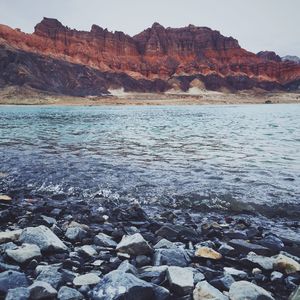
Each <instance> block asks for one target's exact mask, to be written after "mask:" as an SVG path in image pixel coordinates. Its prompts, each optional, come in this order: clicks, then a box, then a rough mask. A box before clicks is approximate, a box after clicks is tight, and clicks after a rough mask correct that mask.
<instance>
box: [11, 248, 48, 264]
mask: <svg viewBox="0 0 300 300" xmlns="http://www.w3.org/2000/svg"><path fill="white" fill-rule="evenodd" d="M5 253H6V255H7V256H9V257H10V258H12V259H13V260H14V261H15V262H17V263H20V264H23V263H25V262H27V261H30V260H31V259H33V258H36V257H40V256H41V255H42V254H41V250H40V248H39V247H38V246H37V245H34V244H23V245H22V246H20V247H18V248H16V249H7V250H6V251H5Z"/></svg>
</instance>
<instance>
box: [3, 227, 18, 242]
mask: <svg viewBox="0 0 300 300" xmlns="http://www.w3.org/2000/svg"><path fill="white" fill-rule="evenodd" d="M21 233H22V229H18V230H12V231H3V232H0V244H3V243H8V242H15V241H17V240H18V239H19V237H20V235H21Z"/></svg>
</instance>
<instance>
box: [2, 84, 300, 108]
mask: <svg viewBox="0 0 300 300" xmlns="http://www.w3.org/2000/svg"><path fill="white" fill-rule="evenodd" d="M276 103H300V93H286V92H262V91H245V92H239V93H224V92H215V91H206V90H203V91H200V92H199V93H197V94H189V93H125V92H120V93H116V94H113V95H111V96H91V97H73V96H66V95H55V94H50V93H41V92H39V91H36V90H29V89H23V88H17V89H16V88H14V87H11V88H5V89H2V90H0V105H62V106H65V105H75V106H76V105H78V106H94V105H95V106H97V105H99V106H100V105H214V104H217V105H224V104H276Z"/></svg>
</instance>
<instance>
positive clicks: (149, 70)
mask: <svg viewBox="0 0 300 300" xmlns="http://www.w3.org/2000/svg"><path fill="white" fill-rule="evenodd" d="M0 59H1V63H0V70H1V75H0V87H1V86H2V87H3V86H6V85H28V86H30V87H33V88H37V89H40V90H45V91H50V92H55V93H62V94H70V95H81V96H86V95H100V94H103V93H107V92H108V89H112V88H122V87H123V88H124V90H125V91H138V92H165V91H167V90H170V89H172V88H174V83H176V84H175V85H176V88H177V89H180V90H182V91H187V90H189V88H190V83H191V82H193V81H194V80H195V79H197V80H198V81H201V82H202V83H203V86H204V87H205V88H206V89H212V90H220V89H222V88H226V89H228V90H230V91H236V90H244V89H252V88H261V89H265V90H274V89H276V90H289V89H292V88H293V89H295V88H298V86H299V85H298V82H299V79H300V65H299V64H297V63H295V62H292V61H290V60H288V61H282V60H281V59H280V57H279V56H277V55H276V54H275V53H274V52H267V51H266V52H260V53H258V54H257V55H256V54H254V53H251V52H248V51H246V50H244V49H242V48H241V47H240V46H239V43H238V41H237V40H235V39H234V38H232V37H225V36H223V35H221V34H220V32H218V31H214V30H211V29H209V28H207V27H196V26H193V25H189V26H188V27H184V28H164V27H163V26H162V25H160V24H158V23H154V24H153V25H152V27H151V28H148V29H146V30H145V31H143V32H141V33H139V34H137V35H135V36H133V37H130V36H128V35H126V34H124V33H123V32H118V31H115V32H109V31H108V30H107V29H103V28H101V27H99V26H97V25H93V26H92V28H91V30H90V31H77V30H75V29H70V28H68V27H67V26H64V25H62V24H61V23H60V22H59V21H58V20H56V19H49V18H44V19H43V20H42V21H41V22H40V23H39V24H37V25H36V26H35V30H34V32H33V33H32V34H26V33H23V32H21V31H20V30H18V29H15V30H14V29H12V28H10V27H8V26H5V25H0Z"/></svg>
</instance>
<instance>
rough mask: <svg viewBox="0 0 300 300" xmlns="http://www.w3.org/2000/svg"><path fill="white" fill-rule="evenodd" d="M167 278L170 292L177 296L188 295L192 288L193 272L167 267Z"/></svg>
mask: <svg viewBox="0 0 300 300" xmlns="http://www.w3.org/2000/svg"><path fill="white" fill-rule="evenodd" d="M167 278H168V280H169V285H170V287H171V290H172V291H173V292H174V293H175V294H177V295H181V296H183V295H187V294H190V293H191V292H192V290H193V288H194V277H193V271H191V270H190V269H189V268H181V267H169V268H168V270H167Z"/></svg>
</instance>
